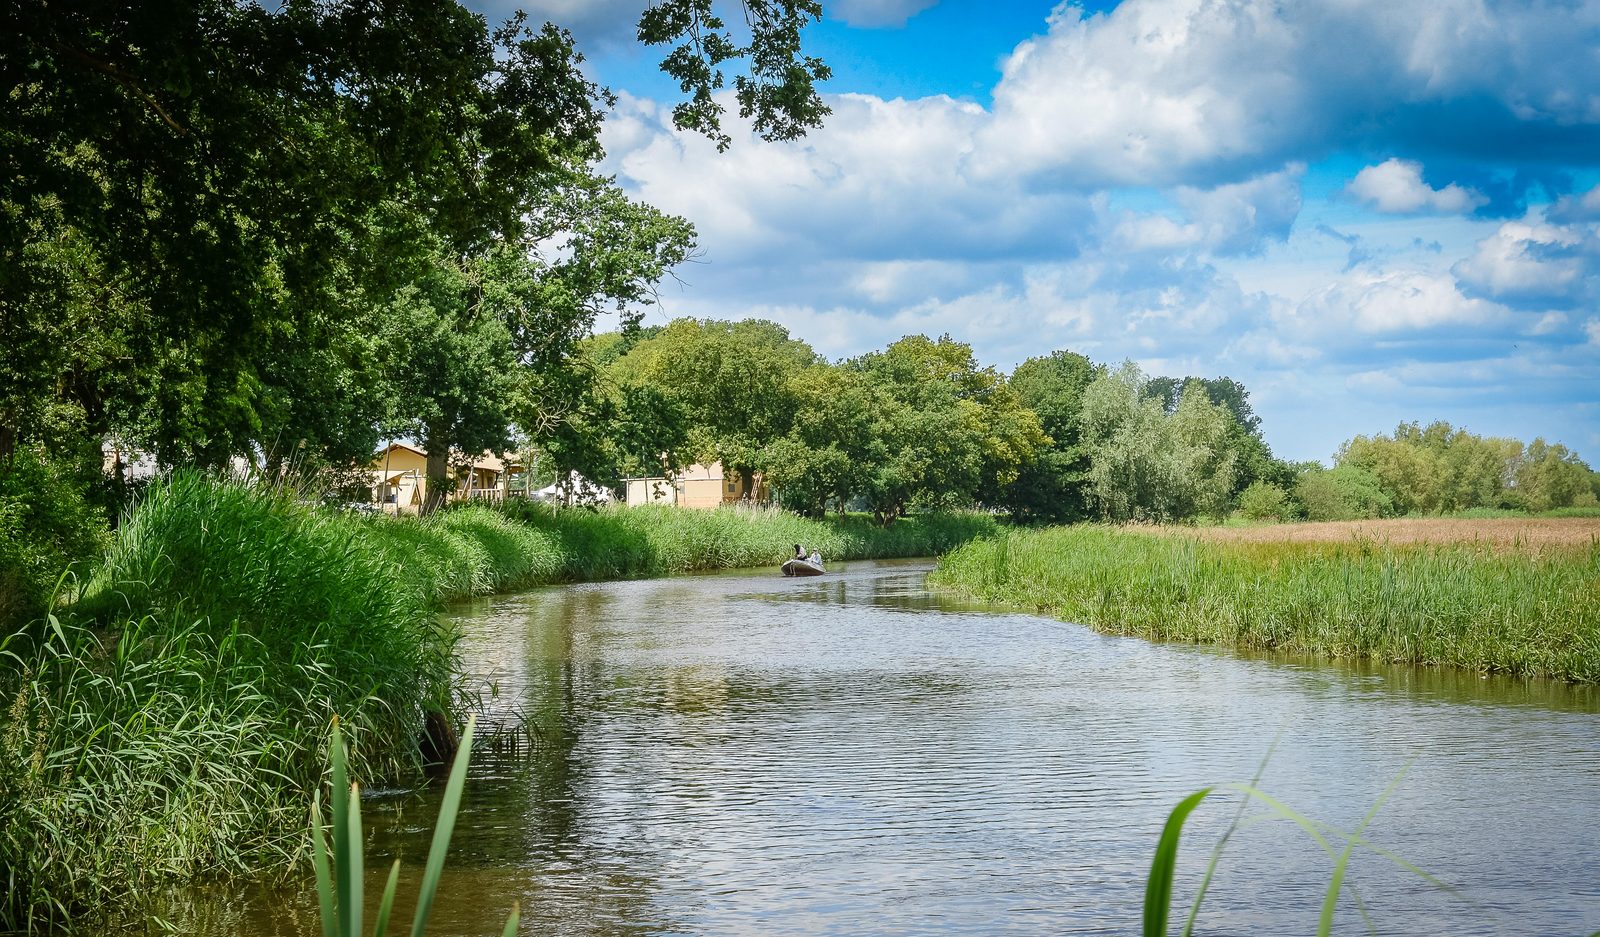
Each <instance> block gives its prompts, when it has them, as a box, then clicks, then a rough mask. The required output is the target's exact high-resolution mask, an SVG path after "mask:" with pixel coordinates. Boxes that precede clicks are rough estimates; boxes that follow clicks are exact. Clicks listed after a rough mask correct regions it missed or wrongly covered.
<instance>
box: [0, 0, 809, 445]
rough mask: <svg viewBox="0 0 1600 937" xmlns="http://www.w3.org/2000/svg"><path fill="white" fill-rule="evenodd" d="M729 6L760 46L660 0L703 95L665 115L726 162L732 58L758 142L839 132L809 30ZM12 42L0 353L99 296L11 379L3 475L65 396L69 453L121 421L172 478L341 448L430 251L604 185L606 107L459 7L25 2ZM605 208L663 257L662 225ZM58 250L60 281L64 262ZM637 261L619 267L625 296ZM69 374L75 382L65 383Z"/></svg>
mask: <svg viewBox="0 0 1600 937" xmlns="http://www.w3.org/2000/svg"><path fill="white" fill-rule="evenodd" d="M743 6H744V9H745V21H746V24H747V26H748V41H740V42H735V41H733V39H732V38H731V36H730V35H729V33H728V32H727V31H726V30H725V29H724V28H723V26H722V24H721V22H720V21H719V20H717V18H716V17H715V16H714V15H712V11H711V4H710V0H660V2H658V3H656V4H654V5H653V6H652V7H651V8H650V9H649V10H648V11H647V12H646V13H645V14H644V16H643V17H642V18H641V21H640V38H641V40H642V41H644V42H646V43H660V44H667V45H672V44H674V43H680V42H681V44H679V45H677V46H676V47H675V48H672V50H671V51H670V53H669V54H668V56H667V61H666V63H665V64H664V67H665V68H666V70H667V71H668V72H669V73H670V74H672V75H674V77H677V78H679V79H680V81H681V82H682V84H683V87H684V89H685V92H686V93H688V94H689V95H690V96H691V101H690V104H689V106H688V107H687V109H684V110H682V111H681V112H680V117H681V120H680V123H683V124H684V125H686V126H692V127H693V128H694V129H697V130H699V131H701V132H705V133H708V134H711V135H712V136H714V137H717V138H718V139H719V142H723V143H725V142H726V140H727V138H726V136H725V135H721V130H720V122H719V118H720V113H721V109H720V106H719V105H717V103H716V102H715V100H714V99H713V98H712V92H713V91H715V90H716V89H717V88H720V87H722V85H723V83H724V81H725V78H724V72H725V70H727V69H731V68H734V67H736V66H739V65H740V63H741V62H743V63H747V65H748V67H747V70H746V71H745V72H743V73H740V74H738V75H736V76H735V78H734V85H735V93H736V97H737V99H738V101H739V103H740V112H741V114H742V115H744V116H745V117H748V118H750V120H751V121H752V123H753V124H754V126H755V128H756V130H757V132H758V133H760V134H761V135H763V136H766V137H768V138H770V139H777V138H789V137H793V136H796V135H798V134H801V133H803V132H804V131H805V130H806V129H808V128H810V127H814V126H816V125H817V124H818V122H819V121H820V120H821V118H822V116H823V115H825V114H826V108H824V107H823V106H822V105H821V103H820V98H819V97H818V95H817V93H816V91H815V88H814V82H815V81H818V80H821V79H823V78H826V77H827V70H826V68H825V66H823V65H822V64H821V63H820V62H818V61H817V60H815V59H813V58H809V57H806V56H803V55H802V54H801V52H800V42H799V37H800V32H801V29H802V27H803V26H804V25H805V24H806V23H807V22H809V21H810V20H812V19H814V18H816V17H817V16H819V15H820V10H819V8H818V7H817V4H816V3H815V2H811V0H749V2H747V3H745V4H743ZM8 27H10V28H8V29H7V30H6V31H5V34H4V38H3V40H0V41H3V43H4V47H3V49H0V88H3V90H4V91H5V95H4V98H3V100H4V102H5V103H4V104H3V105H0V107H3V108H4V110H3V112H0V115H3V117H4V119H3V120H0V146H3V148H4V150H5V152H6V153H7V155H8V158H9V159H11V160H12V163H11V171H8V172H7V173H5V174H4V175H3V178H0V209H3V210H0V244H3V245H4V247H3V248H0V249H3V250H5V251H6V255H5V264H6V269H7V272H8V275H7V276H6V277H5V278H4V279H3V281H0V336H5V337H16V338H21V339H25V340H26V339H28V337H30V336H31V337H33V338H34V339H37V340H38V343H39V344H40V345H43V344H45V343H47V342H48V341H49V336H51V335H52V334H53V332H54V331H55V329H54V326H53V324H52V322H51V317H52V316H53V315H54V312H53V311H54V310H56V309H59V308H62V307H63V306H64V305H66V304H67V303H68V302H70V301H72V297H73V296H74V295H75V293H74V291H77V293H79V294H82V293H84V292H85V290H91V291H93V292H94V293H95V294H97V295H96V297H95V303H94V304H93V305H89V304H86V303H79V306H80V308H84V309H88V310H90V311H92V312H93V313H94V314H93V315H91V316H89V317H88V318H87V320H86V321H82V322H79V323H77V324H76V328H75V330H74V332H73V333H72V334H73V335H75V336H77V337H78V339H79V340H77V341H72V342H62V343H57V344H56V346H55V348H54V349H52V353H51V354H44V355H39V356H36V357H35V358H27V357H25V356H24V355H22V354H18V355H17V356H15V361H16V363H17V364H18V365H19V367H17V368H15V369H12V368H7V369H6V370H5V371H4V374H5V378H4V379H3V380H0V464H3V463H4V462H5V461H6V460H7V459H8V458H9V455H10V453H11V452H13V451H14V450H15V448H16V446H17V445H19V444H22V443H26V442H29V441H31V440H32V439H33V437H34V436H35V435H36V433H37V431H36V429H35V427H36V426H37V425H38V421H37V420H36V419H35V418H34V417H35V415H36V414H37V413H39V412H40V410H41V408H47V407H48V406H49V405H50V402H51V401H53V400H69V401H73V402H74V403H75V405H77V407H78V409H79V410H81V411H82V412H83V413H84V414H85V416H84V418H83V420H82V429H81V432H82V433H83V434H84V435H90V436H92V435H93V434H96V433H104V432H106V431H108V430H110V429H115V430H116V431H118V432H120V433H122V434H123V435H126V436H129V437H131V438H133V439H134V440H135V441H136V442H139V443H140V444H142V445H145V446H148V447H151V448H154V449H155V450H156V451H157V452H158V453H159V455H160V456H161V458H162V459H163V460H164V461H166V462H169V463H170V462H178V461H193V462H198V463H201V464H218V463H220V462H222V461H223V460H225V459H226V458H227V457H228V456H229V455H236V454H242V453H250V452H253V451H258V450H262V449H270V448H271V447H273V446H275V445H278V444H280V443H281V442H285V441H287V440H288V439H291V438H292V439H293V440H294V442H293V445H294V446H295V447H296V448H297V449H298V448H299V444H300V442H308V443H309V444H310V445H311V446H312V447H316V448H324V447H325V448H327V449H328V450H329V451H330V452H337V451H338V450H339V447H340V446H341V445H342V446H344V447H345V448H346V449H348V448H349V446H350V445H351V443H353V442H354V441H355V440H356V439H358V438H361V437H370V436H371V427H372V425H374V424H375V423H376V422H377V421H378V420H379V419H380V418H381V416H382V415H383V414H382V413H381V412H374V411H375V409H377V410H381V402H382V401H383V400H384V398H385V397H386V396H387V394H386V391H385V390H384V389H383V388H382V387H380V386H379V383H380V382H381V381H382V380H384V379H385V378H386V375H385V374H384V373H383V372H382V371H381V370H376V369H373V370H363V369H372V368H374V366H375V363H376V362H377V361H378V360H379V356H377V355H376V353H375V347H374V345H373V344H372V336H373V335H374V334H375V331H376V323H375V322H374V320H373V319H372V318H370V315H371V314H372V312H373V310H376V309H388V308H390V307H391V306H392V303H393V301H394V295H395V294H396V291H397V290H399V289H400V288H402V287H403V286H406V285H407V280H406V277H407V276H409V275H410V274H409V272H410V271H412V270H414V269H415V268H417V267H418V266H419V265H420V266H423V267H426V266H428V265H429V264H431V262H432V259H433V258H434V257H435V255H436V254H437V253H439V252H438V251H436V249H435V244H434V242H435V241H437V242H439V243H441V244H443V245H444V250H443V252H442V256H443V257H444V258H446V259H447V260H448V261H449V262H450V263H454V264H458V265H461V266H463V267H468V268H472V267H475V266H476V265H478V264H481V263H483V262H485V260H486V259H488V258H490V257H491V256H492V255H493V254H494V253H495V252H496V251H497V250H498V248H499V246H500V245H521V246H522V247H524V248H526V247H527V246H528V243H529V241H530V239H531V240H539V239H540V238H541V237H543V236H545V235H547V234H549V233H550V232H551V231H553V230H556V229H559V228H560V227H561V224H560V223H561V222H562V221H564V220H570V219H568V217H567V215H566V214H564V212H563V211H562V204H561V199H562V198H565V197H566V195H567V194H570V193H573V192H576V191H579V190H582V189H584V188H585V186H588V188H589V189H590V190H591V191H593V190H594V189H595V185H593V183H594V182H595V180H593V179H592V178H589V179H587V181H585V179H586V177H587V176H588V170H587V168H586V167H591V166H592V165H593V164H594V163H595V162H596V161H597V160H598V159H599V157H600V155H601V151H600V148H599V143H598V138H599V128H600V122H601V114H602V112H603V106H604V104H605V103H606V102H607V101H608V100H609V97H608V94H607V93H606V92H604V91H602V90H601V89H598V88H597V87H596V86H595V85H594V84H593V83H592V82H590V81H589V80H588V79H587V78H585V77H584V75H583V72H582V70H581V68H580V61H581V56H579V55H578V54H577V52H576V50H575V49H574V48H573V44H572V40H571V37H570V36H569V35H568V34H566V33H565V32H564V31H562V30H560V29H558V28H557V27H554V26H551V25H548V24H547V25H545V26H544V27H542V28H539V29H534V28H530V27H529V26H527V25H526V23H525V21H524V20H523V19H522V18H521V17H520V16H518V17H516V18H514V19H513V20H512V21H510V22H509V23H507V24H506V25H504V26H503V27H501V28H499V29H496V30H494V31H493V32H491V31H490V30H489V29H488V28H487V26H486V25H485V23H484V21H483V20H482V19H481V18H480V17H478V16H477V15H475V14H472V13H470V12H469V11H467V10H466V9H464V8H463V7H461V6H460V5H459V4H457V3H454V2H448V0H399V2H396V3H390V4H384V5H381V9H375V8H373V7H372V6H371V5H370V4H368V3H365V2H363V0H330V2H325V3H312V2H307V0H290V2H288V3H284V4H280V5H270V4H269V5H266V6H263V5H257V4H237V3H231V2H225V0H200V2H198V3H183V4H177V3H171V2H166V0H146V2H138V3H134V4H132V5H129V4H125V3H111V2H108V0H86V2H82V3H72V4H60V3H51V2H46V0H26V2H24V3H22V4H21V5H19V6H18V7H17V8H16V9H14V10H13V17H12V19H11V20H10V21H9V22H8ZM575 179H577V180H578V181H577V182H574V180H575ZM599 188H604V186H603V185H601V186H599ZM553 196H559V197H553ZM601 215H603V216H604V217H608V218H611V219H622V220H623V222H624V224H625V226H626V227H627V228H628V230H629V231H630V232H632V233H633V234H634V235H638V238H637V239H635V240H634V241H632V242H631V243H635V244H644V245H646V247H645V250H644V253H646V254H652V255H654V258H655V259H657V260H663V259H664V260H667V261H669V262H670V256H669V255H670V254H671V250H670V249H660V245H667V244H671V243H673V242H674V241H675V240H676V238H677V234H676V232H672V231H666V230H662V225H661V224H658V222H663V220H664V219H663V218H662V217H658V218H656V219H653V220H651V219H645V218H643V217H641V216H640V215H638V214H637V213H635V214H634V215H633V216H632V217H631V218H630V217H625V216H626V215H627V213H626V212H620V211H609V212H603V213H601ZM397 217H398V218H399V219H401V220H400V221H399V222H398V223H397V221H396V219H397ZM590 217H595V216H594V215H593V214H592V213H591V215H590ZM671 226H672V225H671V224H667V225H666V227H671ZM565 230H568V231H570V232H571V233H572V234H573V236H574V237H575V238H576V239H577V240H580V241H581V240H582V239H583V237H584V231H583V229H582V228H581V226H579V227H576V228H571V229H565ZM631 236H632V235H630V237H631ZM591 240H592V241H593V242H596V243H598V242H602V241H607V240H608V236H607V235H605V234H604V233H603V232H599V231H596V232H594V237H593V238H592V239H591ZM63 251H66V252H68V253H70V254H71V255H72V257H73V258H74V259H73V261H72V263H70V264H67V265H65V266H63V265H61V264H59V263H56V262H55V260H52V259H51V257H58V256H59V255H60V254H61V252H63ZM618 253H619V252H617V251H608V256H610V257H611V258H613V259H615V258H616V257H617V256H618ZM47 255H49V256H47ZM635 259H638V258H635ZM669 265H670V264H669ZM568 266H569V269H568V270H567V271H565V272H566V273H567V274H572V275H574V276H577V275H579V274H584V275H588V276H590V277H591V278H593V279H592V282H590V283H587V284H584V283H578V284H577V290H578V295H583V296H593V295H606V296H611V297H614V298H618V299H621V298H623V297H624V296H625V295H626V294H627V293H628V292H629V290H627V289H623V290H620V291H619V290H617V289H614V288H613V287H614V286H615V284H616V281H615V279H614V278H613V277H612V273H613V271H612V270H611V268H609V267H607V266H606V265H604V264H601V265H598V266H589V267H587V268H586V269H585V265H584V262H583V260H582V259H581V258H577V257H574V258H573V259H572V263H571V264H569V265H568ZM649 268H650V263H649V262H642V263H635V264H633V265H632V267H631V270H632V272H634V273H640V272H642V273H643V277H644V279H643V280H639V279H635V281H634V282H635V284H638V283H640V282H646V281H648V280H649V276H650V274H649V272H648V271H649ZM559 279H563V280H564V282H567V283H568V284H569V285H571V283H572V279H571V278H569V277H562V278H559ZM579 279H581V277H579ZM624 279H626V277H624ZM597 283H598V284H599V285H598V286H597V285H596V284H597ZM113 307H115V308H116V309H118V310H127V311H130V312H132V313H133V314H134V315H136V316H137V321H136V323H133V324H136V327H133V325H131V324H130V321H131V319H130V318H123V317H121V316H119V315H118V314H113V313H111V312H110V311H109V310H110V309H112V308H113ZM506 324H507V326H508V328H510V329H511V331H512V333H513V339H515V338H516V337H517V332H516V328H515V326H514V323H506ZM113 346H121V347H116V348H115V349H114V353H113V352H111V351H106V349H112V348H113ZM118 362H131V363H132V364H131V365H122V364H118ZM130 372H131V373H130ZM63 373H71V374H73V375H74V376H75V377H74V380H75V382H76V383H75V386H73V387H65V386H63V385H62V384H60V383H58V382H56V381H54V380H53V377H52V376H53V375H59V374H63ZM318 378H326V380H321V381H317V380H316V379H318ZM308 381H311V382H312V383H311V384H310V386H307V383H308ZM363 427H365V429H363ZM339 454H341V455H342V454H347V453H339Z"/></svg>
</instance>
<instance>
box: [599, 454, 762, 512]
mask: <svg viewBox="0 0 1600 937" xmlns="http://www.w3.org/2000/svg"><path fill="white" fill-rule="evenodd" d="M625 481H626V482H627V485H628V506H629V507H635V506H637V505H641V504H671V505H676V506H677V507H680V508H715V507H719V506H721V505H724V504H730V503H733V502H738V501H746V500H753V501H765V500H766V499H767V486H766V484H765V483H764V482H763V481H762V480H761V475H760V474H759V473H758V474H757V475H756V476H755V477H754V484H753V486H752V487H753V488H754V491H749V492H748V493H747V489H746V487H745V484H744V480H743V479H742V478H740V477H739V476H738V475H725V474H724V473H723V471H722V463H721V462H712V463H711V464H710V465H701V464H700V463H698V462H696V463H695V464H694V465H691V466H689V467H688V468H686V469H684V470H683V471H681V472H679V473H678V474H677V475H675V476H673V477H671V478H667V477H656V478H629V479H625Z"/></svg>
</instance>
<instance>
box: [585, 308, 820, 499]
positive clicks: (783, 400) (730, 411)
mask: <svg viewBox="0 0 1600 937" xmlns="http://www.w3.org/2000/svg"><path fill="white" fill-rule="evenodd" d="M816 363H817V356H816V353H815V352H813V351H812V350H811V347H810V346H809V345H807V344H806V343H805V342H802V341H800V340H798V339H794V338H791V337H790V336H789V333H788V331H787V330H786V329H784V328H783V327H782V326H779V325H776V324H774V323H771V322H765V321H760V320H753V319H752V320H746V321H743V322H722V321H717V320H712V319H706V320H697V319H677V320H674V321H673V322H672V324H670V325H668V326H667V327H666V328H665V329H663V330H662V331H661V332H659V333H657V334H656V335H655V336H653V337H651V338H648V339H645V340H643V341H641V342H639V343H638V344H636V345H635V346H634V347H633V348H632V349H631V350H630V351H629V352H628V353H627V354H626V355H625V356H623V357H621V358H619V359H618V360H617V361H616V363H615V364H614V365H613V366H612V370H611V374H612V377H613V379H614V380H616V381H617V382H618V383H619V384H632V385H644V386H648V387H653V388H655V389H657V390H658V391H660V392H661V393H662V394H663V395H665V396H666V397H667V398H668V399H670V400H671V401H673V402H674V403H675V404H677V405H678V406H679V407H681V408H682V410H683V412H684V414H685V416H686V419H687V423H688V426H689V427H690V429H691V432H690V434H689V437H688V440H687V442H686V444H685V448H686V449H687V452H686V453H684V455H686V456H687V458H686V459H685V461H698V462H710V461H713V460H721V462H722V464H723V466H724V468H725V469H727V470H728V471H731V472H739V473H744V474H749V473H751V472H753V471H754V470H755V469H756V468H757V467H758V461H759V453H760V451H761V450H762V448H764V447H765V446H767V445H770V444H771V443H772V442H774V441H776V440H778V439H780V438H782V437H784V436H785V435H787V434H788V433H789V430H790V429H791V428H792V426H793V421H794V414H795V410H796V402H795V400H794V397H793V395H792V392H791V389H790V382H791V381H792V380H793V378H794V377H795V375H796V374H797V373H798V372H799V371H801V370H802V369H805V368H808V367H811V366H813V365H815V364H816Z"/></svg>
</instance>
